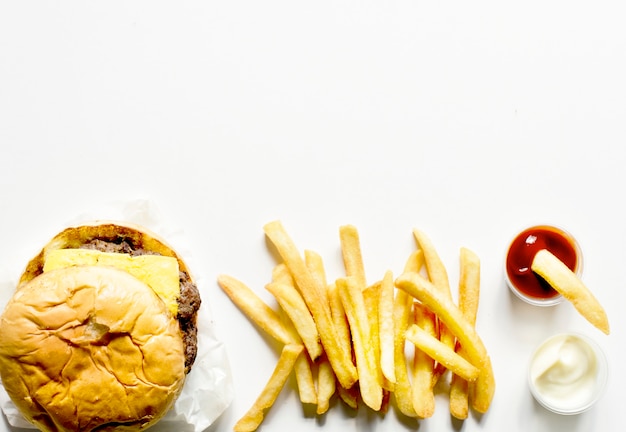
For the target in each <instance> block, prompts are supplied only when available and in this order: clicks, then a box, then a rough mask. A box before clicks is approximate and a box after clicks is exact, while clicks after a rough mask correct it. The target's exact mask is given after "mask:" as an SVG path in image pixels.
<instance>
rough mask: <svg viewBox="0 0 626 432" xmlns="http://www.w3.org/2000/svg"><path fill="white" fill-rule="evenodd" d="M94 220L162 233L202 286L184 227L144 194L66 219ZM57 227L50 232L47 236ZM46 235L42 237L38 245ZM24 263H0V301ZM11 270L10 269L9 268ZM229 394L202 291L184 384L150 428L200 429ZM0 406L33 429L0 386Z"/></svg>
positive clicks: (189, 431) (11, 421) (222, 353)
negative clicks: (6, 266) (193, 347)
mask: <svg viewBox="0 0 626 432" xmlns="http://www.w3.org/2000/svg"><path fill="white" fill-rule="evenodd" d="M93 220H119V221H127V222H132V223H136V224H139V225H142V226H144V227H146V228H148V229H150V230H152V231H153V232H155V233H157V234H158V235H160V236H161V237H162V238H164V239H165V240H166V241H167V242H168V243H169V244H171V245H172V246H173V247H174V249H175V250H176V252H177V253H178V254H180V255H181V257H182V258H183V260H184V261H185V262H186V263H187V265H188V267H189V268H190V271H191V272H192V277H193V278H194V280H195V282H196V284H197V286H198V289H199V290H200V293H201V295H202V293H203V292H206V291H207V288H206V286H205V282H206V281H205V280H204V279H203V278H202V274H201V267H200V266H198V265H197V264H194V263H193V256H192V254H191V253H190V252H189V250H188V249H187V248H185V235H184V232H183V231H182V230H180V229H177V228H176V227H172V226H168V225H167V224H166V223H165V222H164V221H163V220H162V217H161V216H160V214H159V212H158V209H157V207H156V205H155V204H154V203H153V202H151V201H149V200H136V201H132V202H117V203H111V204H107V205H104V206H103V208H101V209H94V210H92V211H90V212H89V213H86V214H84V215H81V216H78V217H77V218H74V219H72V220H70V221H68V223H67V226H70V225H73V224H80V223H84V222H88V221H93ZM54 234H56V233H51V237H52V236H53V235H54ZM47 240H48V239H42V242H41V246H42V247H43V246H44V244H45V242H46V241H47ZM25 267H26V263H25V262H24V263H21V264H20V266H18V267H17V268H16V269H11V270H9V269H3V268H0V292H1V293H2V300H3V303H2V306H1V307H4V304H6V301H8V299H9V298H10V296H11V295H12V293H13V291H14V290H15V286H16V283H17V280H18V278H19V276H20V274H21V271H23V269H24V268H25ZM12 273H15V274H12ZM232 399H233V384H232V376H231V371H230V366H229V363H228V359H227V356H226V350H225V347H224V346H223V344H222V343H221V342H220V340H219V339H218V338H217V336H216V334H215V329H214V327H213V322H212V319H211V311H210V304H209V303H208V301H207V300H206V296H204V297H203V303H202V306H201V307H200V310H199V312H198V355H197V357H196V361H195V363H194V365H193V368H192V370H191V372H190V373H189V375H188V376H187V379H186V381H185V386H184V388H183V391H182V393H181V395H180V396H179V398H178V399H177V400H176V403H175V405H174V407H173V408H172V409H171V410H170V411H169V412H168V413H167V414H166V415H165V417H164V418H163V419H162V420H161V421H160V422H159V423H157V424H156V425H155V426H153V427H152V428H150V431H154V432H159V431H172V430H176V431H178V432H202V431H204V430H206V429H207V428H208V427H209V426H211V424H213V422H214V421H215V420H217V418H218V417H219V416H220V415H221V414H222V413H223V412H224V411H225V410H226V408H227V407H228V406H229V405H230V403H231V401H232ZM0 408H1V409H2V411H3V413H4V415H5V416H6V419H7V421H8V423H9V424H10V425H11V426H13V427H17V428H29V429H34V426H33V425H32V424H30V423H29V422H27V421H26V420H25V419H24V417H23V416H22V415H21V414H20V413H19V411H18V410H17V408H16V407H15V405H14V404H13V402H11V400H10V398H9V396H8V395H7V394H6V392H5V391H4V388H3V387H1V386H0Z"/></svg>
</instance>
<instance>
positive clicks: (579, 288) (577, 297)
mask: <svg viewBox="0 0 626 432" xmlns="http://www.w3.org/2000/svg"><path fill="white" fill-rule="evenodd" d="M531 270H532V271H533V272H535V273H537V274H538V275H539V276H541V277H542V278H543V279H544V280H545V281H546V282H548V284H550V286H551V287H552V288H554V289H555V290H556V291H558V292H559V293H560V294H561V295H562V296H563V297H564V298H565V299H567V300H568V301H570V302H571V303H572V304H573V305H574V307H575V308H576V310H577V311H578V312H579V313H580V314H581V315H582V316H583V317H584V318H585V319H586V320H587V321H589V322H590V323H591V324H593V325H594V326H595V327H596V328H598V329H599V330H600V331H602V332H603V333H605V334H607V335H608V334H609V333H610V328H609V319H608V317H607V315H606V312H605V310H604V308H603V307H602V305H601V304H600V302H599V301H598V299H597V298H596V297H595V296H594V295H593V293H592V292H591V291H590V290H589V288H587V286H586V285H585V284H584V283H583V282H582V281H581V280H580V279H579V278H578V276H576V274H575V273H574V272H572V271H571V270H570V269H569V267H567V266H566V265H565V264H564V263H563V262H562V261H561V260H559V259H558V258H557V257H556V256H554V254H552V252H550V251H548V250H546V249H542V250H540V251H539V252H537V254H536V255H535V257H534V258H533V261H532V264H531Z"/></svg>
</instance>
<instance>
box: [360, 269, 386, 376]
mask: <svg viewBox="0 0 626 432" xmlns="http://www.w3.org/2000/svg"><path fill="white" fill-rule="evenodd" d="M381 289H382V281H381V282H376V283H375V284H373V285H370V286H368V287H367V288H365V289H364V290H363V301H364V303H365V312H366V314H367V318H368V323H369V327H370V344H371V350H372V351H373V353H374V371H373V372H374V373H375V374H376V377H377V380H378V382H379V383H381V384H383V381H384V376H383V371H382V369H381V365H380V330H379V326H380V322H379V316H378V306H379V303H380V293H381Z"/></svg>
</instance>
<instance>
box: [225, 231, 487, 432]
mask: <svg viewBox="0 0 626 432" xmlns="http://www.w3.org/2000/svg"><path fill="white" fill-rule="evenodd" d="M263 229H264V231H265V234H266V235H267V237H268V239H269V240H270V241H271V243H272V244H273V245H274V246H275V248H276V250H277V251H278V254H279V255H280V257H281V258H282V262H279V263H277V264H276V266H275V267H274V268H273V270H272V280H271V282H269V283H267V284H266V285H265V287H266V289H267V290H268V291H269V292H270V293H272V294H273V296H274V298H275V299H276V302H277V304H278V308H279V309H278V311H276V310H274V309H272V307H270V306H268V305H267V304H265V303H264V302H263V301H262V300H261V299H260V298H259V297H258V296H256V294H254V292H253V291H252V290H251V289H250V288H248V287H247V286H246V285H244V284H243V283H242V282H240V281H238V280H237V279H235V278H233V277H230V276H226V275H221V276H219V277H218V284H219V286H220V287H221V288H222V289H223V290H224V292H225V293H226V294H227V295H228V296H229V297H230V298H231V299H232V301H233V302H234V303H235V304H236V305H237V306H238V307H239V308H240V309H241V311H242V312H243V313H244V314H245V315H246V316H248V317H249V319H250V320H251V321H252V322H253V323H255V324H256V325H257V326H258V327H260V328H261V329H262V330H264V331H266V332H267V333H268V334H269V335H270V336H271V337H273V338H274V339H276V340H277V341H278V342H280V343H282V344H283V349H282V351H281V353H280V355H279V358H278V364H277V365H276V368H275V370H274V372H273V374H272V376H271V378H270V379H269V381H268V382H267V384H266V386H265V387H264V389H263V390H262V392H261V394H260V395H259V397H258V398H257V400H256V401H255V403H254V404H253V406H252V407H251V408H250V409H249V410H248V412H247V413H246V414H245V415H244V416H243V417H242V418H241V420H239V422H237V424H236V425H235V428H234V430H235V431H236V432H240V431H241V432H247V431H254V430H256V429H257V428H258V426H259V425H260V424H261V422H262V421H263V418H264V412H265V411H266V410H267V409H269V408H270V407H271V406H272V405H273V403H274V401H275V400H276V397H277V395H278V394H279V392H280V391H281V389H282V388H283V387H284V385H285V382H286V380H287V378H288V376H289V375H290V374H291V373H294V374H295V375H296V378H297V385H298V390H299V395H300V401H301V402H302V403H303V404H305V403H306V404H316V405H317V408H316V414H317V415H324V414H325V413H326V412H327V411H328V410H329V408H330V406H331V399H332V398H333V396H335V395H336V396H337V397H338V398H339V400H340V401H342V402H343V403H345V404H346V405H347V406H348V407H350V408H352V409H358V407H359V403H360V402H363V404H364V405H365V406H367V407H368V408H369V409H370V410H372V411H375V412H379V413H380V415H384V414H385V413H386V411H387V407H388V406H389V404H390V401H393V402H395V406H396V408H397V409H398V411H399V412H400V413H401V414H402V415H404V416H407V417H409V418H416V419H425V418H428V417H430V416H432V415H433V412H434V410H435V392H434V385H435V384H436V382H437V380H438V379H440V378H441V377H442V374H443V372H444V371H445V370H450V371H451V378H450V379H451V381H450V412H451V414H452V415H453V416H455V417H457V418H466V417H467V411H468V407H469V406H471V407H472V408H473V409H474V410H476V411H478V412H480V413H484V412H486V411H487V409H488V408H489V406H490V403H491V400H492V398H493V394H494V391H495V380H494V377H493V371H492V368H491V361H490V359H489V356H488V354H487V351H486V349H485V346H484V345H483V343H482V340H481V339H480V337H479V336H478V334H477V333H476V330H475V328H474V322H475V320H476V309H477V304H478V294H479V289H478V285H479V283H480V279H479V277H477V270H479V267H478V266H477V257H476V256H475V255H474V254H473V253H471V252H470V251H469V250H466V249H461V273H460V281H459V302H460V303H459V306H457V305H455V304H454V302H453V300H452V295H451V293H450V288H449V281H448V275H447V271H446V269H445V266H444V265H443V262H442V261H441V259H440V257H439V255H438V254H437V251H436V250H435V248H434V246H433V244H432V243H431V242H430V240H429V239H428V237H426V236H425V234H424V233H422V232H421V231H419V230H414V232H413V233H414V237H415V239H416V241H417V244H418V248H417V250H415V251H414V252H413V253H411V255H410V256H409V258H408V260H407V261H406V263H405V265H404V271H403V273H402V274H401V275H400V276H399V277H397V278H396V279H395V280H394V275H393V273H392V271H391V270H389V271H386V272H385V273H384V275H383V277H382V279H380V280H379V281H378V282H376V283H374V284H371V285H367V280H366V277H365V268H364V265H363V256H362V251H361V245H360V240H359V233H358V231H357V229H356V228H355V227H354V226H351V225H344V226H341V227H340V229H339V240H340V245H341V253H342V258H343V264H344V268H345V274H344V275H340V276H339V277H337V278H335V279H333V280H327V274H326V270H325V267H324V263H323V260H322V257H321V256H320V255H318V254H317V253H315V252H313V251H310V250H304V253H303V254H302V255H301V253H300V252H299V250H298V249H297V248H296V245H295V243H294V242H293V240H292V239H291V237H290V236H289V235H288V234H287V232H286V230H285V229H284V227H283V226H282V224H281V223H280V222H279V221H274V222H270V223H268V224H266V225H265V226H264V227H263ZM424 265H425V266H426V272H425V273H426V274H427V275H428V277H427V278H426V277H424V275H423V274H422V267H423V266H424ZM406 342H410V343H411V345H412V346H413V347H414V348H413V349H414V354H413V355H411V354H410V352H409V350H408V347H407V345H406ZM455 344H456V347H457V351H456V352H455Z"/></svg>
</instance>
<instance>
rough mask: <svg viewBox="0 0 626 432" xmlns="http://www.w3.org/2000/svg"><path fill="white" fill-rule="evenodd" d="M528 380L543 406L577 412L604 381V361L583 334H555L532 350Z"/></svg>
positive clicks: (588, 401) (564, 412)
mask: <svg viewBox="0 0 626 432" xmlns="http://www.w3.org/2000/svg"><path fill="white" fill-rule="evenodd" d="M529 380H530V387H531V391H532V393H533V395H534V396H535V398H536V399H537V400H538V401H539V402H540V403H541V404H542V405H544V406H545V407H546V408H548V409H551V410H552V411H555V412H559V413H562V414H577V413H579V412H582V411H584V410H585V409H586V408H588V407H589V406H590V405H591V404H592V403H593V402H594V401H595V400H596V399H597V398H598V397H599V394H600V393H601V391H602V389H603V387H604V383H605V381H606V363H605V359H604V357H602V354H601V353H600V351H599V348H597V347H596V346H595V344H593V343H592V342H591V341H589V340H588V339H587V338H585V337H582V336H579V335H573V334H563V335H557V336H554V337H552V338H550V339H548V340H547V341H545V342H544V343H543V344H542V345H541V346H540V347H539V348H538V349H537V351H535V353H534V355H533V357H532V359H531V365H530V370H529Z"/></svg>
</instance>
